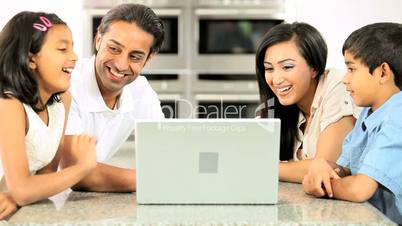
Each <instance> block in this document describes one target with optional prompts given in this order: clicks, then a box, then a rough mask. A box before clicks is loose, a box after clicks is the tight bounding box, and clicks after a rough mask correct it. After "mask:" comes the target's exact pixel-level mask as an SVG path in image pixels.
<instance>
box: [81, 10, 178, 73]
mask: <svg viewBox="0 0 402 226" xmlns="http://www.w3.org/2000/svg"><path fill="white" fill-rule="evenodd" d="M153 10H154V12H155V13H156V14H157V15H158V16H159V17H160V18H161V19H162V21H163V25H164V28H165V40H164V42H163V44H162V47H161V49H160V52H159V53H158V54H157V55H156V57H154V59H152V60H151V61H150V62H149V64H148V65H147V68H148V69H176V68H183V67H184V66H185V64H186V62H185V59H186V52H185V51H184V43H185V40H184V35H183V32H184V31H183V26H184V24H183V9H180V8H174V9H167V8H164V9H158V8H156V9H153ZM107 11H108V9H90V10H88V13H87V15H88V16H89V18H88V20H89V23H88V25H87V26H89V29H88V30H89V31H91V32H90V33H89V34H88V36H87V38H86V39H87V40H85V42H86V44H85V46H86V49H85V53H84V55H85V56H90V55H92V54H93V53H94V38H95V35H96V32H97V28H98V26H99V24H100V22H101V20H102V17H103V15H105V14H106V12H107Z"/></svg>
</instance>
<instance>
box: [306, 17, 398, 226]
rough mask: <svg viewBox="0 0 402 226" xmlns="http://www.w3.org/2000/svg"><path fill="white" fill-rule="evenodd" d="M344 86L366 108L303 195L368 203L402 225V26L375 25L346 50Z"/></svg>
mask: <svg viewBox="0 0 402 226" xmlns="http://www.w3.org/2000/svg"><path fill="white" fill-rule="evenodd" d="M342 51H343V55H344V57H345V64H346V66H347V69H348V72H347V74H346V75H345V77H344V79H343V82H344V84H345V85H346V89H347V90H348V91H349V92H350V95H351V96H352V98H353V100H354V101H355V103H356V105H358V106H362V107H365V108H364V109H363V110H362V112H361V114H360V117H359V119H358V120H357V122H356V124H355V127H354V128H353V130H352V131H351V132H350V133H349V135H348V136H347V137H346V139H345V141H344V143H343V152H342V154H341V156H340V158H339V159H338V161H337V162H336V164H335V163H331V162H327V161H324V160H322V159H315V160H313V163H312V165H311V167H310V169H309V172H308V174H306V176H305V177H304V179H303V189H304V191H305V192H306V193H308V194H311V195H314V196H316V197H323V196H325V195H328V196H329V197H335V198H337V199H342V200H348V201H353V202H364V201H367V200H368V201H369V202H370V203H371V204H373V205H374V206H375V207H376V208H378V209H379V210H380V211H382V212H383V213H384V214H385V215H387V216H388V217H389V218H390V219H392V220H394V221H395V222H397V223H398V224H402V216H401V213H402V165H401V164H400V161H401V160H402V138H401V134H402V118H401V117H400V114H401V112H402V92H401V90H400V89H401V86H402V81H401V79H402V77H401V76H402V25H401V24H396V23H375V24H371V25H367V26H365V27H362V28H360V29H358V30H356V31H354V32H353V33H352V34H351V35H350V36H349V37H348V38H347V40H346V41H345V43H344V45H343V50H342Z"/></svg>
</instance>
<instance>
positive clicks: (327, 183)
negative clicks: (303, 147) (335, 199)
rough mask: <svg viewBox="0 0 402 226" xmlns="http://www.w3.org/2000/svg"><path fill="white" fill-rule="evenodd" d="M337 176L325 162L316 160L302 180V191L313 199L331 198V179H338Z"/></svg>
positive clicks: (319, 159)
mask: <svg viewBox="0 0 402 226" xmlns="http://www.w3.org/2000/svg"><path fill="white" fill-rule="evenodd" d="M339 178H340V177H339V175H338V174H337V172H336V171H335V170H334V168H333V166H331V165H330V164H329V163H328V161H327V160H325V159H321V158H316V159H314V160H313V161H312V162H311V164H310V167H309V170H308V173H307V174H306V175H305V176H304V178H303V190H304V192H306V193H307V194H310V195H313V196H315V197H324V196H326V195H328V196H329V197H332V196H333V192H332V186H331V179H339Z"/></svg>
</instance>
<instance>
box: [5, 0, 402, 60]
mask: <svg viewBox="0 0 402 226" xmlns="http://www.w3.org/2000/svg"><path fill="white" fill-rule="evenodd" d="M183 1H186V0H183ZM286 3H287V12H288V13H287V18H286V20H287V21H288V22H293V21H302V22H307V23H310V24H311V25H313V26H315V27H316V28H317V29H318V30H320V31H321V33H322V34H323V36H324V38H325V40H326V41H327V44H328V48H329V58H328V67H339V68H344V65H343V57H342V54H341V48H342V45H343V42H344V40H345V39H346V38H347V36H348V35H349V34H350V33H351V32H352V31H354V30H356V29H357V28H359V27H361V26H363V25H366V24H369V23H374V22H380V21H392V22H399V23H402V13H401V9H402V1H400V0H286ZM6 4H7V5H4V4H3V7H1V8H0V27H1V28H2V27H3V26H4V25H5V23H6V22H7V21H8V20H9V19H10V18H11V17H12V16H13V15H15V14H16V13H18V12H20V11H22V10H30V11H47V12H54V13H56V14H57V15H58V16H59V17H61V18H62V19H63V20H64V21H66V22H67V23H68V25H69V26H70V28H71V30H72V32H73V36H74V42H75V51H76V52H77V54H78V56H79V57H81V56H82V55H83V51H84V50H83V42H84V32H91V31H84V27H83V22H82V21H83V19H84V16H85V15H84V13H85V12H84V10H83V3H82V0H12V1H7V2H6Z"/></svg>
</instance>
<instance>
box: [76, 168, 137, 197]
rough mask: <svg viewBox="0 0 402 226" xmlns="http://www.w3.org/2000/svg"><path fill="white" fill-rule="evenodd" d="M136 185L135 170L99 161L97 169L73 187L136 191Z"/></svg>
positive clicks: (100, 190) (78, 188) (79, 188)
mask: <svg viewBox="0 0 402 226" xmlns="http://www.w3.org/2000/svg"><path fill="white" fill-rule="evenodd" d="M135 187H136V172H135V170H133V169H124V168H120V167H116V166H111V165H107V164H103V163H98V164H97V166H96V167H95V169H94V170H93V171H91V173H89V174H88V176H86V177H85V178H84V179H82V180H81V181H80V182H79V183H78V184H76V185H75V186H74V187H73V188H72V189H73V190H81V191H97V192H134V191H135Z"/></svg>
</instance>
